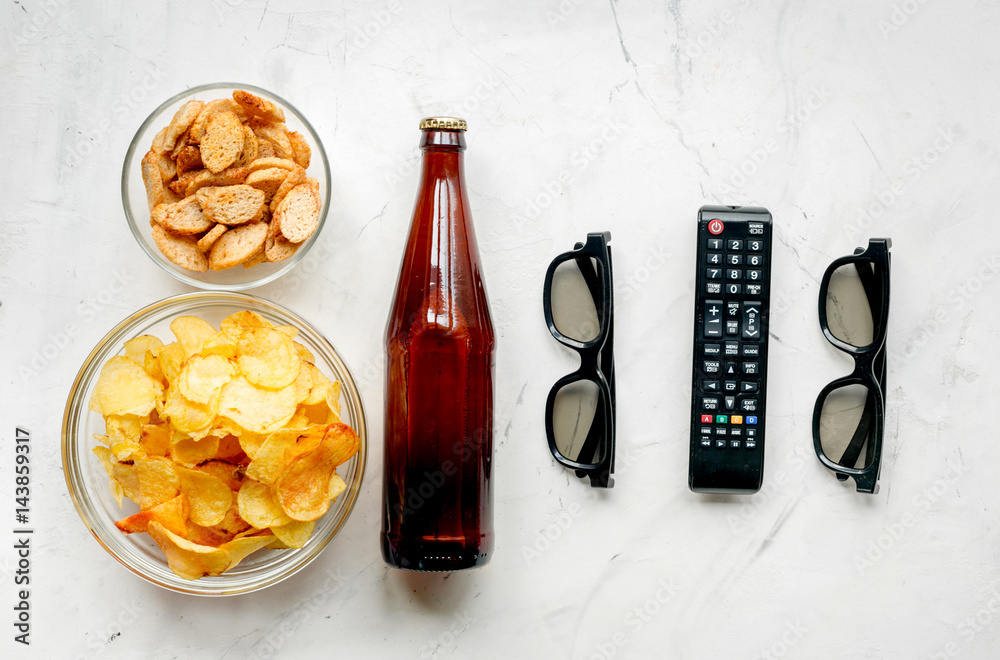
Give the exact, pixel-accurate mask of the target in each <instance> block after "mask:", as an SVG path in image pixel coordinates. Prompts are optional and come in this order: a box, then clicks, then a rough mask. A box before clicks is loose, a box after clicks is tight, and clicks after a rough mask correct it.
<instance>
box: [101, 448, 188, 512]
mask: <svg viewBox="0 0 1000 660" xmlns="http://www.w3.org/2000/svg"><path fill="white" fill-rule="evenodd" d="M111 468H112V469H111V471H112V478H113V479H114V480H115V481H116V482H118V485H119V486H121V488H122V491H123V492H124V493H125V495H126V496H127V497H128V498H129V499H130V500H132V501H133V502H135V503H136V504H138V505H139V508H140V509H149V508H152V507H154V506H156V505H157V504H163V503H164V502H166V501H167V500H170V499H173V498H175V497H177V495H178V494H179V493H180V479H178V477H177V472H176V471H175V470H174V466H173V464H172V463H171V462H170V461H169V460H167V459H165V458H160V457H151V458H136V459H133V460H129V461H125V462H116V463H114V464H113V465H112V466H111Z"/></svg>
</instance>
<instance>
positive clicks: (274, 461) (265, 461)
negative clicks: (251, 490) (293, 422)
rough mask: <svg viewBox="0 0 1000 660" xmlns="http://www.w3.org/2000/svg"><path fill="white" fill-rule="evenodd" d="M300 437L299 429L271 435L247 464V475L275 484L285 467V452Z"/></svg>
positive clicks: (267, 483)
mask: <svg viewBox="0 0 1000 660" xmlns="http://www.w3.org/2000/svg"><path fill="white" fill-rule="evenodd" d="M298 437H299V432H298V431H297V430H289V429H282V430H280V431H275V432H274V433H272V434H271V435H269V436H268V437H267V440H265V441H264V444H262V445H261V446H260V449H258V450H257V452H256V453H255V454H254V457H253V460H252V461H250V465H248V466H247V470H246V474H247V476H248V477H250V478H251V479H254V480H255V481H259V482H260V483H262V484H266V485H268V486H271V485H273V484H274V482H275V481H277V480H278V477H280V476H281V473H282V472H283V471H284V469H285V452H286V451H287V450H288V448H289V447H292V446H293V445H294V444H295V441H296V440H297V439H298Z"/></svg>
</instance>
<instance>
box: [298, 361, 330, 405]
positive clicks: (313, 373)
mask: <svg viewBox="0 0 1000 660" xmlns="http://www.w3.org/2000/svg"><path fill="white" fill-rule="evenodd" d="M301 371H303V372H307V373H308V374H309V379H310V383H309V385H310V387H309V392H308V394H306V396H305V397H304V398H302V399H300V400H299V403H301V404H302V405H305V406H312V405H315V404H317V403H324V402H325V401H326V396H327V394H329V393H330V389H331V388H332V387H333V382H332V381H331V380H330V379H329V378H327V377H326V376H325V375H324V374H323V372H322V371H320V370H319V369H317V368H316V367H315V366H313V365H311V364H309V363H308V362H306V363H304V364H303V365H302V367H301Z"/></svg>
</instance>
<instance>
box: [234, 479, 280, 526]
mask: <svg viewBox="0 0 1000 660" xmlns="http://www.w3.org/2000/svg"><path fill="white" fill-rule="evenodd" d="M236 501H237V503H238V504H239V507H240V517H241V518H243V520H245V521H247V522H248V523H250V525H251V526H253V527H256V528H257V529H266V528H268V527H275V526H278V525H286V524H288V523H290V522H292V519H291V518H289V517H288V516H287V515H285V512H284V511H283V510H282V507H280V506H279V505H278V503H277V502H275V501H274V495H273V494H272V493H271V488H270V487H269V486H267V485H265V484H262V483H260V482H257V481H254V480H252V479H247V480H246V481H244V482H243V485H242V486H241V487H240V492H239V495H238V496H237V498H236Z"/></svg>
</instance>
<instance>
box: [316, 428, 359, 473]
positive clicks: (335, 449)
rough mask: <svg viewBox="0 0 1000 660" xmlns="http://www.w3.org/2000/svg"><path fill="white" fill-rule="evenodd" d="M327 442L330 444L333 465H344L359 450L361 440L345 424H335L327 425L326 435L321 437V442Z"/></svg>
mask: <svg viewBox="0 0 1000 660" xmlns="http://www.w3.org/2000/svg"><path fill="white" fill-rule="evenodd" d="M328 440H329V441H330V442H331V451H332V460H333V464H334V465H342V464H343V463H346V462H347V461H348V460H349V459H350V458H351V456H354V455H355V454H357V453H358V450H359V449H361V440H360V439H359V438H358V434H357V433H355V432H354V429H352V428H351V427H350V426H348V425H347V424H340V423H337V424H330V425H328V426H327V428H326V435H324V436H323V442H324V443H326V442H327V441H328ZM321 446H322V445H321Z"/></svg>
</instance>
